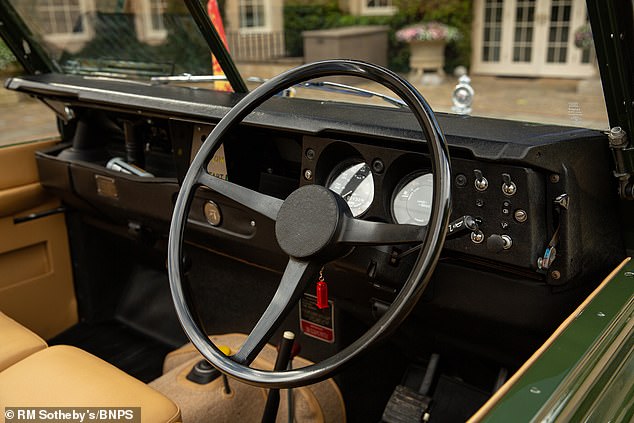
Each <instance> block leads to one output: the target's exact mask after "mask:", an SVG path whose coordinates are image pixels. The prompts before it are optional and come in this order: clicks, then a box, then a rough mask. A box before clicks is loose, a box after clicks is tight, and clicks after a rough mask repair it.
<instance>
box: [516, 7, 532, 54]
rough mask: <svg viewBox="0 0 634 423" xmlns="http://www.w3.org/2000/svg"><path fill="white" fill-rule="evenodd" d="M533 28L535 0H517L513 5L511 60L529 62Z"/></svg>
mask: <svg viewBox="0 0 634 423" xmlns="http://www.w3.org/2000/svg"><path fill="white" fill-rule="evenodd" d="M534 28H535V0H518V2H517V3H516V5H515V37H514V39H513V62H516V63H517V62H523V63H530V62H531V61H532V53H533V29H534Z"/></svg>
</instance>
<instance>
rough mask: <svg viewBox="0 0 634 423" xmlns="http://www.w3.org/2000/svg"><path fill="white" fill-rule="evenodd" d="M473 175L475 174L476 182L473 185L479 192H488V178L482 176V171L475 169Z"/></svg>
mask: <svg viewBox="0 0 634 423" xmlns="http://www.w3.org/2000/svg"><path fill="white" fill-rule="evenodd" d="M473 173H474V174H475V181H474V183H473V184H474V185H475V188H476V189H477V190H478V191H486V189H487V188H488V187H489V181H487V178H485V177H484V175H482V171H481V170H480V169H475V170H474V171H473Z"/></svg>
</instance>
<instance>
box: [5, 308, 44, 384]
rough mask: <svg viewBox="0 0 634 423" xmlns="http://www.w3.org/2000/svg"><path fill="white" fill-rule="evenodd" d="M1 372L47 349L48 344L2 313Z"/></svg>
mask: <svg viewBox="0 0 634 423" xmlns="http://www.w3.org/2000/svg"><path fill="white" fill-rule="evenodd" d="M0 339H2V342H0V371H2V370H4V369H6V368H7V367H9V366H11V365H12V364H15V363H17V362H18V361H20V360H22V359H23V358H26V357H28V356H30V355H31V354H33V353H34V352H37V351H40V350H43V349H44V348H46V342H44V340H43V339H42V338H40V337H39V336H37V335H36V334H34V333H33V332H31V331H30V330H28V329H27V328H25V327H24V326H22V325H21V324H19V323H18V322H16V321H15V320H13V319H12V318H10V317H9V316H7V315H5V314H3V313H1V312H0Z"/></svg>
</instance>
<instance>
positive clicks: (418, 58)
mask: <svg viewBox="0 0 634 423" xmlns="http://www.w3.org/2000/svg"><path fill="white" fill-rule="evenodd" d="M445 44H446V43H445V41H444V40H434V41H421V40H415V41H411V42H410V43H409V48H410V52H411V55H410V58H409V67H410V69H411V70H412V72H415V74H416V76H422V75H423V73H424V72H425V71H433V72H436V74H438V75H439V76H443V75H444V71H443V67H444V66H445Z"/></svg>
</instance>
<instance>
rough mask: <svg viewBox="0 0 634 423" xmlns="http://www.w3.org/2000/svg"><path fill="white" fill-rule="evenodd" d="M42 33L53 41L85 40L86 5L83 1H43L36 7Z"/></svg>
mask: <svg viewBox="0 0 634 423" xmlns="http://www.w3.org/2000/svg"><path fill="white" fill-rule="evenodd" d="M35 14H36V17H37V21H38V23H39V24H40V26H41V27H42V32H43V33H44V34H47V38H51V39H62V38H65V39H69V40H70V39H73V38H85V37H86V35H87V32H88V31H87V28H86V26H87V21H86V5H85V1H82V0H62V1H60V0H43V1H38V2H37V4H36V6H35Z"/></svg>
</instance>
